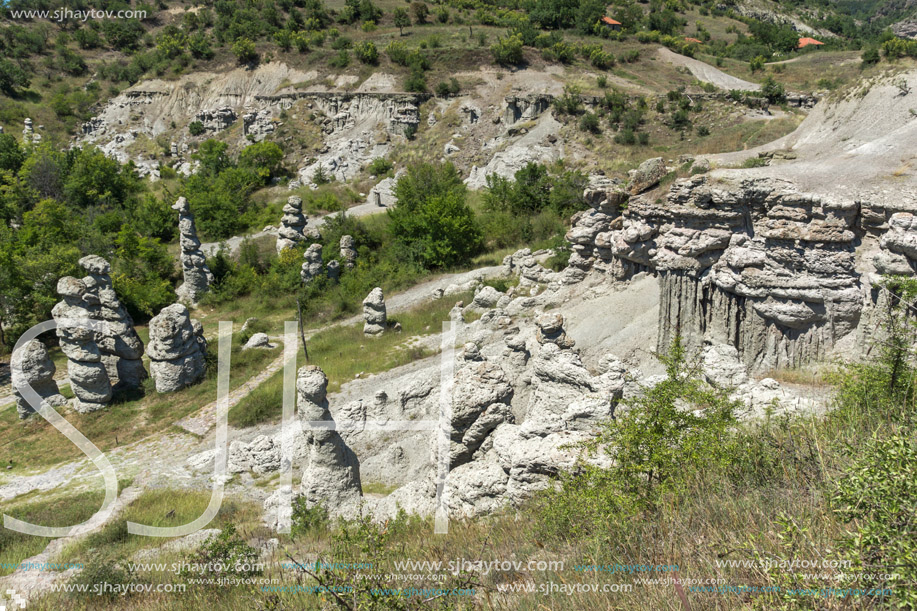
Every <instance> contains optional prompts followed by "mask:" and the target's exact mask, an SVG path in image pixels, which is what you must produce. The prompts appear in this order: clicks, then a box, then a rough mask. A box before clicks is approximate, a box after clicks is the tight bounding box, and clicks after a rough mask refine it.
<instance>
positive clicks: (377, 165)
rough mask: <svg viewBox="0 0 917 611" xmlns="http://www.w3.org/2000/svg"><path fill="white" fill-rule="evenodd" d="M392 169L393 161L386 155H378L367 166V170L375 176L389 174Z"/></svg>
mask: <svg viewBox="0 0 917 611" xmlns="http://www.w3.org/2000/svg"><path fill="white" fill-rule="evenodd" d="M391 169H392V162H391V161H389V160H388V159H386V158H385V157H376V158H375V159H373V160H372V161H371V162H370V163H369V165H367V166H366V171H367V172H368V173H369V174H372V175H374V176H383V175H385V174H388V173H389V172H390V171H391Z"/></svg>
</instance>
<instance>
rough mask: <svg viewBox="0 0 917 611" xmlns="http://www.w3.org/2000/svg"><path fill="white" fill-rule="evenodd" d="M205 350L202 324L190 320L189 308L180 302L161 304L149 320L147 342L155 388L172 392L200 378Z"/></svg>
mask: <svg viewBox="0 0 917 611" xmlns="http://www.w3.org/2000/svg"><path fill="white" fill-rule="evenodd" d="M195 323H196V324H195ZM206 350H207V342H206V340H204V337H203V327H202V326H201V324H200V323H199V322H198V321H196V320H191V317H190V316H189V314H188V308H186V307H185V306H183V305H182V304H180V303H176V304H173V305H170V306H168V307H166V308H163V310H162V311H161V312H160V313H159V314H157V315H156V316H154V317H153V319H152V320H151V321H150V344H149V346H147V356H149V357H150V374H152V376H153V380H154V381H155V382H156V392H160V393H164V392H174V391H176V390H181V389H182V388H185V387H187V386H191V385H192V384H197V383H198V382H200V381H201V380H203V379H204V374H205V373H206V369H207V367H206V363H205V358H204V357H205V354H206Z"/></svg>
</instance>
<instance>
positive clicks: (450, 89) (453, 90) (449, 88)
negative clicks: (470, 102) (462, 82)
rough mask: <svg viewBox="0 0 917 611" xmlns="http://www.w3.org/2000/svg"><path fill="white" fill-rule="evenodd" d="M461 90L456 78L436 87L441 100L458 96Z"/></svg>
mask: <svg viewBox="0 0 917 611" xmlns="http://www.w3.org/2000/svg"><path fill="white" fill-rule="evenodd" d="M460 90H461V87H459V83H458V81H457V80H456V78H455V77H452V78H450V79H449V80H448V81H442V82H440V83H438V84H437V85H436V95H438V96H439V97H441V98H445V97H448V96H450V95H456V94H458V92H459V91H460Z"/></svg>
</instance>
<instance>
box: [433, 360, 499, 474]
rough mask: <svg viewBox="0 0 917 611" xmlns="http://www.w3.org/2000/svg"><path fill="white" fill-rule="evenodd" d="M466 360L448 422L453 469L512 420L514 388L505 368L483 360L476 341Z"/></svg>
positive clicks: (469, 458)
mask: <svg viewBox="0 0 917 611" xmlns="http://www.w3.org/2000/svg"><path fill="white" fill-rule="evenodd" d="M465 360H466V364H465V366H464V367H462V368H461V369H459V370H458V371H457V372H456V382H455V387H454V389H453V392H452V419H451V422H448V423H446V425H447V426H448V427H449V428H448V434H449V459H450V464H451V466H452V467H453V468H454V467H457V466H459V465H462V464H464V463H466V462H468V461H470V460H471V458H472V456H474V454H475V452H477V451H478V450H479V449H480V448H481V445H482V444H483V443H484V441H485V439H486V438H487V436H488V435H490V433H491V431H493V430H494V429H495V428H497V426H499V425H500V424H502V423H503V422H512V421H513V415H512V412H511V411H510V408H509V404H510V402H511V400H512V398H513V387H512V386H511V385H510V384H509V381H508V380H507V379H506V374H505V372H504V371H503V369H501V368H500V366H499V365H497V364H496V363H492V362H490V361H487V360H484V359H483V358H482V357H481V356H480V353H479V352H478V351H477V346H475V344H473V343H472V344H469V346H468V347H466V349H465Z"/></svg>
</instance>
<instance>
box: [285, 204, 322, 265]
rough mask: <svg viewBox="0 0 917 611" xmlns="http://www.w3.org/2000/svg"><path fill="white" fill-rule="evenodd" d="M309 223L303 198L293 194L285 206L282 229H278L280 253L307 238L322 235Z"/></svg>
mask: <svg viewBox="0 0 917 611" xmlns="http://www.w3.org/2000/svg"><path fill="white" fill-rule="evenodd" d="M308 224H309V221H308V220H307V219H306V216H305V215H304V214H303V213H302V198H301V197H299V196H297V195H291V196H290V197H289V198H288V199H287V203H286V204H284V206H283V218H281V219H280V229H279V230H278V231H277V252H278V254H279V253H280V252H282V251H284V250H286V249H288V248H293V247H294V246H296V245H297V244H299V243H300V242H303V241H305V240H306V239H311V240H317V239H318V238H319V237H320V235H319V233H318V231H317V230H315V228H313V227H307V225H308Z"/></svg>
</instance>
